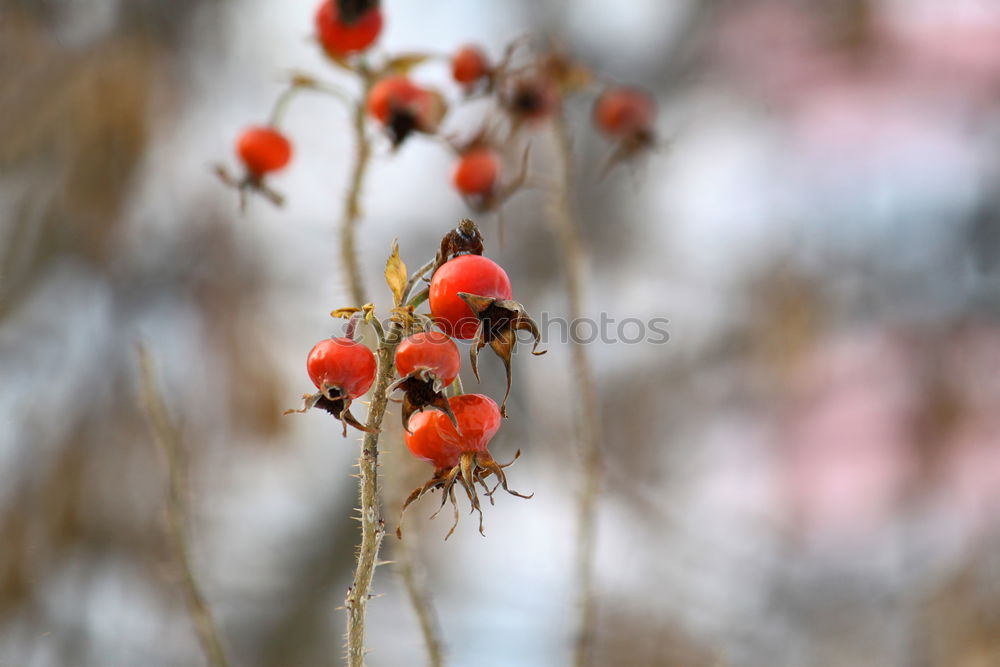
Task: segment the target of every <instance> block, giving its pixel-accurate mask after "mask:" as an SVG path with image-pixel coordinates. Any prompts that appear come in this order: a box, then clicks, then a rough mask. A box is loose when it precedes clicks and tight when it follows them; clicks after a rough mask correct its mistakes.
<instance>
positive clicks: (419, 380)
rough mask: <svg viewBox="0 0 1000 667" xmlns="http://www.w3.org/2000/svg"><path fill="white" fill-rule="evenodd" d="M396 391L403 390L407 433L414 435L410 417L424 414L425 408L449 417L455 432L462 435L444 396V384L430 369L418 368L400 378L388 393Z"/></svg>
mask: <svg viewBox="0 0 1000 667" xmlns="http://www.w3.org/2000/svg"><path fill="white" fill-rule="evenodd" d="M396 389H402V390H403V410H402V417H403V429H404V430H405V431H406V432H407V433H412V431H410V417H411V416H412V415H413V413H414V412H422V411H423V410H424V409H425V408H434V409H436V410H440V411H441V412H443V413H445V414H446V415H448V419H450V420H451V423H452V425H453V426H454V427H455V430H456V431H457V432H458V433H461V430H460V429H459V428H458V420H457V419H455V413H454V412H452V409H451V404H449V403H448V397H447V396H445V395H444V383H443V382H441V379H440V378H438V377H437V376H436V375H434V374H433V373H431V372H430V371H428V369H426V368H418V369H416V370H414V371H413V372H412V373H410V374H409V375H405V376H403V377H401V378H399V379H398V380H396V381H395V382H393V383H392V384H391V385H389V389H388V391H389V392H390V393H391V392H393V391H395V390H396Z"/></svg>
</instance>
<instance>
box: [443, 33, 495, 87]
mask: <svg viewBox="0 0 1000 667" xmlns="http://www.w3.org/2000/svg"><path fill="white" fill-rule="evenodd" d="M489 74H490V65H489V62H488V61H487V59H486V54H485V53H483V51H482V49H480V48H479V47H478V46H475V45H472V44H467V45H466V46H463V47H462V48H460V49H459V50H458V51H456V52H455V55H453V56H452V57H451V75H452V77H453V78H454V79H455V81H457V82H458V83H461V84H463V85H465V86H466V87H470V86H471V85H472V84H474V83H476V82H477V81H479V80H480V79H483V78H486V77H487V76H489Z"/></svg>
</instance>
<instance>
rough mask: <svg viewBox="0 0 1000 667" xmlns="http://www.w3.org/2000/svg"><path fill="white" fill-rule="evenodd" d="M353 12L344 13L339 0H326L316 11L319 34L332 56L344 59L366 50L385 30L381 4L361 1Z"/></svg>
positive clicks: (320, 39) (324, 46)
mask: <svg viewBox="0 0 1000 667" xmlns="http://www.w3.org/2000/svg"><path fill="white" fill-rule="evenodd" d="M362 5H370V6H368V7H364V6H361V7H360V8H359V9H358V10H357V11H354V12H352V14H351V15H347V14H342V13H341V10H340V5H339V3H338V2H337V0H325V2H323V3H321V4H320V6H319V8H318V9H317V10H316V33H317V35H318V37H319V41H320V44H322V45H323V48H324V49H325V50H326V51H327V53H329V54H330V55H331V56H333V57H335V58H342V57H344V56H346V55H348V54H351V53H356V52H358V51H364V50H365V49H367V48H368V47H369V46H371V45H372V43H373V42H374V41H375V40H376V39H377V38H378V36H379V33H380V32H382V11H381V10H380V9H379V7H378V3H362Z"/></svg>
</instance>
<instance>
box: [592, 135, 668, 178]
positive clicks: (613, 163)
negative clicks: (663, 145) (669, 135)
mask: <svg viewBox="0 0 1000 667" xmlns="http://www.w3.org/2000/svg"><path fill="white" fill-rule="evenodd" d="M656 147H657V143H656V135H655V134H654V133H653V132H652V130H642V131H637V132H633V133H632V134H630V135H628V136H626V137H624V138H623V139H621V140H620V141H619V142H618V143H617V144H615V147H614V149H613V150H612V151H611V153H610V154H609V155H608V157H607V158H606V159H605V160H604V164H603V165H602V166H601V178H605V177H607V175H608V174H609V173H611V171H612V170H613V169H614V168H615V167H617V166H618V165H620V164H623V163H626V162H629V161H631V160H633V159H634V158H636V157H637V156H639V155H642V154H643V153H646V152H648V151H651V150H654V149H655V148H656Z"/></svg>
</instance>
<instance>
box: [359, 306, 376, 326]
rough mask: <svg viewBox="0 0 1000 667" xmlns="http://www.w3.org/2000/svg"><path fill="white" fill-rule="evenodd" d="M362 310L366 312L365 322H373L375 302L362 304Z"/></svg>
mask: <svg viewBox="0 0 1000 667" xmlns="http://www.w3.org/2000/svg"><path fill="white" fill-rule="evenodd" d="M361 312H363V313H364V314H365V322H371V321H372V318H373V317H375V304H374V303H366V304H365V305H363V306H361Z"/></svg>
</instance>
